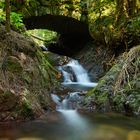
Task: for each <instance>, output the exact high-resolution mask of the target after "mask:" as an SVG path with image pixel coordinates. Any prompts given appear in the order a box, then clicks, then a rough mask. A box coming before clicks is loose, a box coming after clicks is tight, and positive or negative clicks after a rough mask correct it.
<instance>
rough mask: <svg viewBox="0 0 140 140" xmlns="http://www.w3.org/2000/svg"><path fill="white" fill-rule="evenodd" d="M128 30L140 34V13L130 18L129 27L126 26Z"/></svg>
mask: <svg viewBox="0 0 140 140" xmlns="http://www.w3.org/2000/svg"><path fill="white" fill-rule="evenodd" d="M126 29H127V31H128V32H131V33H133V34H135V35H138V34H139V36H140V15H138V16H136V17H134V18H132V19H130V20H129V21H128V24H127V27H126Z"/></svg>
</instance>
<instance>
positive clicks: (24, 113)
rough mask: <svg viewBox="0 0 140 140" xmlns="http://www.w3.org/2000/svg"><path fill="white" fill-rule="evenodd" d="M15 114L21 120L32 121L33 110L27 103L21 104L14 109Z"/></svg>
mask: <svg viewBox="0 0 140 140" xmlns="http://www.w3.org/2000/svg"><path fill="white" fill-rule="evenodd" d="M16 113H17V114H18V116H20V117H22V118H24V119H25V118H28V119H34V113H33V110H32V108H31V106H30V104H29V103H28V102H26V101H25V102H23V103H22V105H21V106H18V107H17V108H16Z"/></svg>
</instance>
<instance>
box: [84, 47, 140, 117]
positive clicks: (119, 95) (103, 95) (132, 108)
mask: <svg viewBox="0 0 140 140" xmlns="http://www.w3.org/2000/svg"><path fill="white" fill-rule="evenodd" d="M139 56H140V45H139V46H136V47H133V48H132V49H131V50H130V51H129V52H128V53H124V54H123V55H121V56H120V57H119V58H118V60H117V61H116V64H115V65H114V66H113V67H112V68H111V69H110V70H109V72H108V73H107V74H106V75H105V76H104V77H102V78H101V79H100V80H99V83H98V86H97V87H96V88H95V89H93V90H91V91H89V93H88V96H89V97H87V98H86V103H87V106H88V105H91V106H92V104H93V103H94V104H95V105H96V109H97V110H100V111H107V110H106V107H107V106H109V108H110V109H111V110H112V111H119V112H125V113H126V114H129V115H130V114H131V115H132V114H135V113H136V114H138V113H140V89H139V82H140V77H139V75H140V57H139ZM106 105H107V106H106ZM109 111H110V110H109Z"/></svg>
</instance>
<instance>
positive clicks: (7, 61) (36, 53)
mask: <svg viewBox="0 0 140 140" xmlns="http://www.w3.org/2000/svg"><path fill="white" fill-rule="evenodd" d="M41 55H42V56H41ZM48 65H49V66H48ZM50 67H51V70H52V71H53V67H52V66H51V65H50V64H49V62H47V59H45V58H44V56H43V54H42V53H41V52H40V50H39V49H37V45H36V44H35V43H34V42H33V40H31V39H30V38H28V37H27V36H23V35H21V34H19V33H16V32H14V31H11V32H10V33H6V31H5V28H4V27H3V26H0V68H1V69H0V73H1V74H0V111H1V113H0V121H10V120H12V121H15V120H29V119H35V118H37V117H39V116H40V115H43V114H44V112H45V110H48V109H49V98H50V96H49V94H48V92H49V89H50V87H51V86H53V84H52V85H51V84H50V81H49V79H48V78H50V77H51V76H52V75H51V72H50V69H49V68H50ZM51 82H52V81H51ZM40 97H41V98H40ZM42 98H43V99H44V100H41V99H42ZM42 102H43V103H42ZM44 106H45V108H44Z"/></svg>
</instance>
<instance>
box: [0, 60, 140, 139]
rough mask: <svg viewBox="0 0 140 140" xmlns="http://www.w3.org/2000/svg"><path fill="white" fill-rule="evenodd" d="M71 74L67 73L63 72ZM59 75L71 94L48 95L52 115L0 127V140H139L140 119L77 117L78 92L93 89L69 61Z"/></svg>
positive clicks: (94, 116) (89, 114) (93, 84)
mask: <svg viewBox="0 0 140 140" xmlns="http://www.w3.org/2000/svg"><path fill="white" fill-rule="evenodd" d="M69 67H70V69H71V72H72V73H70V72H68V71H69V70H68V71H67V68H69ZM59 70H61V72H62V73H63V77H64V78H63V79H64V81H63V83H62V85H63V86H67V87H70V88H73V89H75V90H78V91H75V92H71V93H68V94H67V95H66V96H65V97H63V98H62V97H59V96H58V95H55V94H51V97H52V100H53V101H54V102H55V103H56V112H50V113H47V114H46V115H45V116H43V117H42V118H40V119H38V120H35V121H30V122H24V123H7V124H0V140H140V119H139V118H130V117H124V116H121V115H118V114H113V113H110V114H95V113H86V112H84V113H79V112H78V111H77V109H78V107H79V106H78V104H77V102H78V101H80V100H82V98H83V97H82V96H81V91H79V90H89V89H90V88H93V87H95V86H96V85H97V83H93V82H91V81H90V78H89V77H88V74H87V71H86V70H85V69H84V68H83V67H82V66H81V65H80V64H79V63H78V61H75V60H72V61H70V62H69V63H68V64H67V65H65V66H62V67H59Z"/></svg>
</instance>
